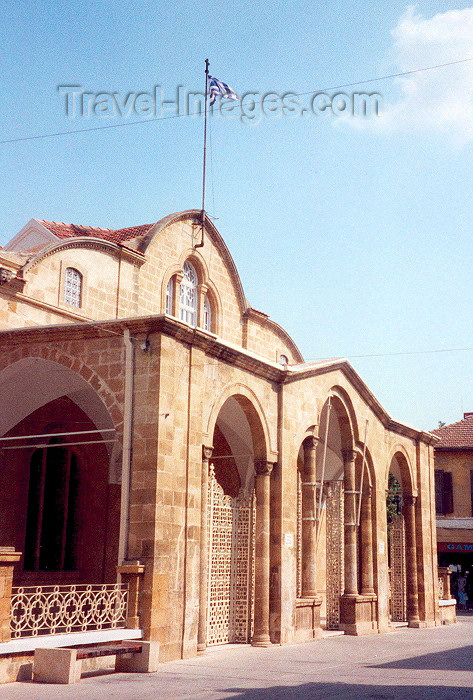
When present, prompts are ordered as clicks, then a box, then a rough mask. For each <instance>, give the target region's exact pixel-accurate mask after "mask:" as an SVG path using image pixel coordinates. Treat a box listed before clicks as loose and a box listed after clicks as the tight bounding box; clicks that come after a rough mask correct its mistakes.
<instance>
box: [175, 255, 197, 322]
mask: <svg viewBox="0 0 473 700" xmlns="http://www.w3.org/2000/svg"><path fill="white" fill-rule="evenodd" d="M182 269H183V272H184V277H183V278H182V281H181V289H180V308H179V318H180V319H181V321H184V323H188V324H189V325H190V326H196V325H197V285H198V279H197V273H196V271H195V268H194V266H193V265H192V264H191V263H190V262H189V261H186V262H185V263H184V267H183V268H182Z"/></svg>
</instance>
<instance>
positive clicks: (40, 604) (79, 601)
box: [10, 584, 128, 637]
mask: <svg viewBox="0 0 473 700" xmlns="http://www.w3.org/2000/svg"><path fill="white" fill-rule="evenodd" d="M127 594H128V586H127V585H123V584H83V585H63V586H21V587H19V588H13V589H12V598H11V622H10V627H11V633H12V637H32V636H36V635H38V634H60V633H64V632H83V631H85V630H100V629H114V628H117V627H125V626H126V616H127V597H128V595H127Z"/></svg>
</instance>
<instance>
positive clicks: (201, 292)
mask: <svg viewBox="0 0 473 700" xmlns="http://www.w3.org/2000/svg"><path fill="white" fill-rule="evenodd" d="M208 290H209V288H208V287H207V285H206V284H198V285H197V295H198V303H197V314H198V316H197V318H198V320H197V325H198V326H199V328H203V327H204V302H205V297H206V295H207V292H208Z"/></svg>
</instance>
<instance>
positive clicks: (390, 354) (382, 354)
mask: <svg viewBox="0 0 473 700" xmlns="http://www.w3.org/2000/svg"><path fill="white" fill-rule="evenodd" d="M472 350H473V348H442V349H440V350H406V351H401V352H376V353H369V354H367V355H349V354H347V355H343V357H344V358H346V359H347V360H349V359H359V358H363V357H396V356H398V355H432V354H434V353H440V352H466V351H472ZM336 359H342V357H341V356H340V357H339V358H334V357H314V358H312V359H311V360H306V362H322V361H323V360H336Z"/></svg>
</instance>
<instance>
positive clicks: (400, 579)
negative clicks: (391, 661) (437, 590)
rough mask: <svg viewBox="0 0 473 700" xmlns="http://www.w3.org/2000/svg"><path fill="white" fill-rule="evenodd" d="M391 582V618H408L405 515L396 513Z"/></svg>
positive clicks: (391, 529) (398, 619) (391, 553)
mask: <svg viewBox="0 0 473 700" xmlns="http://www.w3.org/2000/svg"><path fill="white" fill-rule="evenodd" d="M389 559H390V571H389V574H390V575H389V579H390V581H389V583H390V587H391V605H390V608H391V610H390V612H391V620H392V621H393V622H404V621H405V620H407V600H406V535H405V527H404V516H403V515H402V514H400V515H395V516H394V517H393V519H392V521H391V527H390V532H389Z"/></svg>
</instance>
